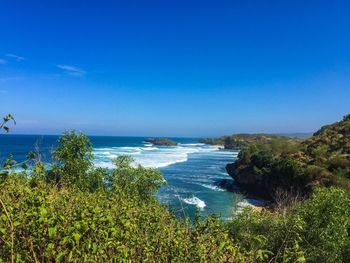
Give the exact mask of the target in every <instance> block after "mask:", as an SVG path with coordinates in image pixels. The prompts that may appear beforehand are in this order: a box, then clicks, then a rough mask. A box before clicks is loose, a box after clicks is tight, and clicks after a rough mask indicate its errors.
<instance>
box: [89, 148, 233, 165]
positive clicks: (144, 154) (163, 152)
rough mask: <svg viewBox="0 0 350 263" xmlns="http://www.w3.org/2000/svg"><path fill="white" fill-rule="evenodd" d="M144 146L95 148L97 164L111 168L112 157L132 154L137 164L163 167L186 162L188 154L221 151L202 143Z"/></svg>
mask: <svg viewBox="0 0 350 263" xmlns="http://www.w3.org/2000/svg"><path fill="white" fill-rule="evenodd" d="M144 146H145V147H136V146H135V147H131V146H129V147H126V146H124V147H109V148H107V147H104V148H95V149H94V155H95V159H96V160H95V164H96V165H97V166H100V167H106V168H109V167H110V165H108V164H106V163H107V162H111V161H112V159H114V158H116V157H118V156H121V155H130V156H132V157H133V158H134V159H135V163H136V164H141V165H142V166H144V167H146V168H161V167H166V166H169V165H172V164H175V163H180V162H186V161H187V160H188V156H189V155H190V154H192V153H203V154H206V153H211V152H213V153H214V152H216V153H219V152H220V151H219V150H218V149H217V148H212V147H208V146H206V145H203V144H200V143H191V144H181V145H179V146H173V147H155V146H153V145H150V144H144ZM231 154H232V153H231ZM100 164H102V166H101V165H100Z"/></svg>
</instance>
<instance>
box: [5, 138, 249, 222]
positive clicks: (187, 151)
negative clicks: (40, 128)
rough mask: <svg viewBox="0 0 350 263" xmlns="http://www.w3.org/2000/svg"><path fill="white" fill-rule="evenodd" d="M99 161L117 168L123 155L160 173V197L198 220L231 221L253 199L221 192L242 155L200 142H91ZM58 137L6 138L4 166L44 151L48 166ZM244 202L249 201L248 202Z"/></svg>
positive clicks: (180, 139) (189, 139)
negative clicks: (229, 169)
mask: <svg viewBox="0 0 350 263" xmlns="http://www.w3.org/2000/svg"><path fill="white" fill-rule="evenodd" d="M90 139H91V141H92V143H93V148H94V155H95V161H94V163H95V165H96V166H99V167H104V168H113V164H112V160H113V158H115V157H117V156H119V155H129V156H132V157H133V158H134V159H135V163H138V164H141V165H143V166H145V167H154V168H159V169H160V170H161V172H162V173H163V175H164V178H165V180H166V184H165V185H164V186H162V187H161V188H160V189H159V191H158V193H157V197H158V199H159V200H160V202H161V203H162V204H164V205H167V206H168V207H169V209H170V210H172V211H174V212H175V213H176V214H177V215H178V216H190V217H191V218H193V216H194V214H195V212H196V211H199V213H200V214H201V215H202V216H204V215H206V214H217V215H219V216H221V217H222V218H230V217H232V215H233V214H234V213H235V212H236V211H237V210H238V209H240V207H241V206H242V205H244V204H246V203H249V199H244V197H243V196H242V195H241V194H239V193H238V192H235V191H227V190H226V189H225V188H222V187H221V185H222V182H225V183H226V184H227V183H228V184H229V185H230V184H232V183H233V180H232V179H231V178H230V177H229V176H228V174H227V173H226V170H225V165H226V164H227V163H229V162H232V161H233V160H234V159H235V158H236V157H237V154H238V152H237V151H227V150H221V149H219V148H217V147H214V146H208V145H204V144H200V143H198V139H196V138H171V139H173V140H175V141H176V142H178V145H177V146H169V147H167V146H153V145H152V144H150V143H147V142H145V139H146V138H145V137H109V136H91V137H90ZM57 140H58V136H48V135H45V136H40V135H9V134H6V135H1V136H0V161H1V162H3V161H4V160H5V159H6V158H7V157H8V155H9V154H12V155H13V156H14V158H15V159H16V160H18V161H20V160H24V159H25V156H26V154H27V152H28V151H39V152H40V154H41V158H42V160H43V161H44V162H50V161H51V160H50V155H51V154H50V153H51V152H52V150H53V149H54V148H55V147H56V146H57ZM243 199H244V200H243Z"/></svg>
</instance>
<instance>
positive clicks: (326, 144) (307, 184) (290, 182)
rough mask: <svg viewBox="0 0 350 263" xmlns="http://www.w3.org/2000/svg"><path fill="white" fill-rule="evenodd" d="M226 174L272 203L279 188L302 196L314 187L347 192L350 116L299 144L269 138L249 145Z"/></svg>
mask: <svg viewBox="0 0 350 263" xmlns="http://www.w3.org/2000/svg"><path fill="white" fill-rule="evenodd" d="M227 171H228V173H229V174H230V175H231V176H232V177H233V178H234V179H235V181H236V182H237V183H238V184H239V185H241V186H242V187H243V188H245V189H246V190H248V191H250V192H254V193H255V194H258V195H261V196H263V197H265V198H271V199H273V198H274V194H275V191H276V190H278V189H280V188H281V189H283V190H289V191H296V192H299V193H304V194H305V195H307V194H309V193H310V191H311V190H312V188H314V187H317V186H327V187H329V186H337V187H339V188H342V189H343V190H345V191H347V192H350V115H348V116H345V117H344V118H343V120H342V121H340V122H336V123H334V124H332V125H327V126H324V127H322V128H321V129H320V130H319V131H318V132H316V133H315V134H314V135H313V136H312V137H311V138H309V139H307V140H305V141H302V142H300V141H298V140H291V139H286V138H282V137H279V138H273V137H272V138H270V139H269V140H265V141H259V142H256V141H255V142H251V143H248V144H247V145H246V146H245V147H244V148H243V149H242V150H241V151H240V153H239V155H238V159H237V160H236V161H235V163H233V164H229V165H227Z"/></svg>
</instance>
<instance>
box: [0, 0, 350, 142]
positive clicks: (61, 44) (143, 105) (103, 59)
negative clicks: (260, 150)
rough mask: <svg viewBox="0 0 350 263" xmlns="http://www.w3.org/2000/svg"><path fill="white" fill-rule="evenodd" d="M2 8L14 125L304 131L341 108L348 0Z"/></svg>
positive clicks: (4, 83)
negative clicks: (15, 120)
mask: <svg viewBox="0 0 350 263" xmlns="http://www.w3.org/2000/svg"><path fill="white" fill-rule="evenodd" d="M49 2H50V3H49ZM0 6H1V8H0V103H1V112H2V115H4V114H6V113H8V112H11V113H13V114H14V115H15V117H16V118H17V122H18V124H17V125H16V127H15V128H14V129H13V132H15V133H34V134H60V133H61V132H63V131H64V130H66V129H77V130H80V131H83V132H86V133H88V134H92V135H93V134H96V135H132V136H137V135H144V136H216V135H224V134H231V133H236V132H272V133H287V132H309V131H314V130H316V129H317V128H318V127H320V126H321V125H323V124H326V123H330V122H334V121H337V120H339V119H341V118H342V116H343V115H345V114H347V113H350V16H349V13H350V2H349V1H336V0H334V1H258V0H257V1H195V0H193V1H188V0H187V1H179V0H177V1H132V0H131V1H102V0H100V1H24V0H23V1H16V0H11V1H10V0H9V1H1V0H0Z"/></svg>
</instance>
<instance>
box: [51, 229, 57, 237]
mask: <svg viewBox="0 0 350 263" xmlns="http://www.w3.org/2000/svg"><path fill="white" fill-rule="evenodd" d="M56 233H57V228H56V227H49V237H50V238H53V237H55V236H56Z"/></svg>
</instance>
